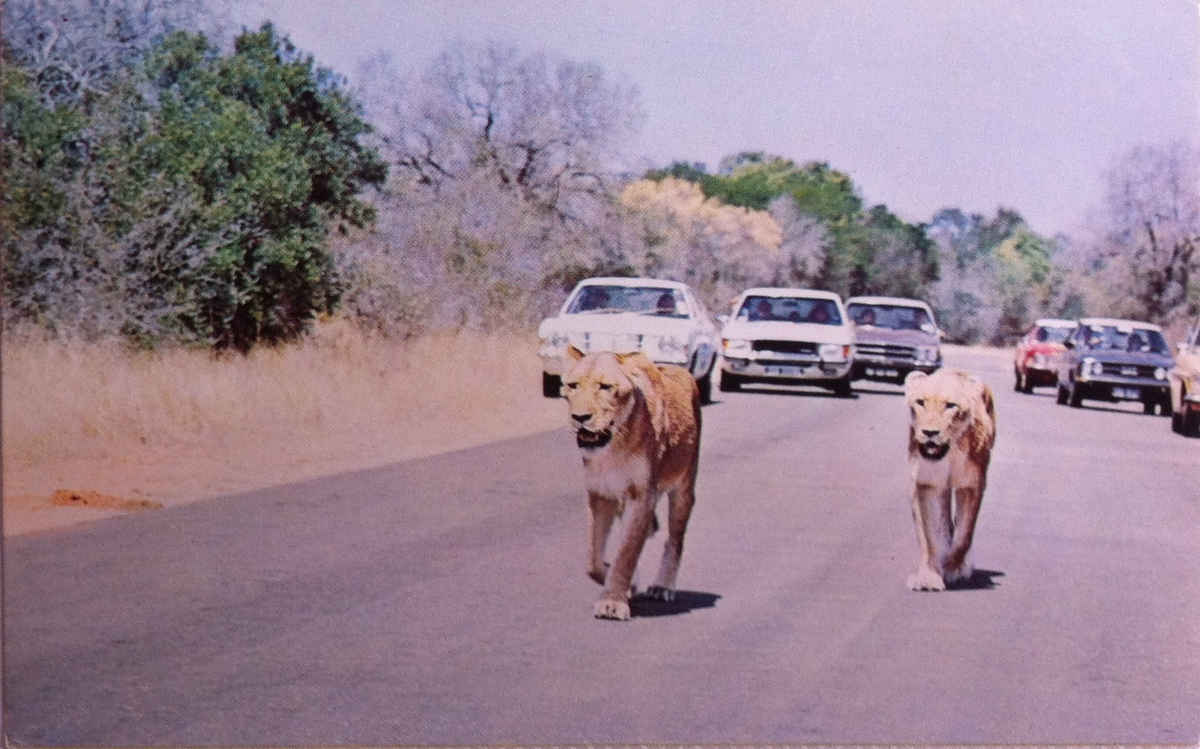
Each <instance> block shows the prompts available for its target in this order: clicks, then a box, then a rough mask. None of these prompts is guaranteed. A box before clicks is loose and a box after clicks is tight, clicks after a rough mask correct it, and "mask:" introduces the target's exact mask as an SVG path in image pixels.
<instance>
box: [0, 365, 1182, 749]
mask: <svg viewBox="0 0 1200 749" xmlns="http://www.w3.org/2000/svg"><path fill="white" fill-rule="evenodd" d="M949 363H950V364H952V365H958V366H964V367H965V368H968V369H971V370H972V371H975V372H976V373H977V374H979V375H980V376H981V377H982V378H983V379H984V380H985V381H987V382H989V383H990V384H991V385H992V387H993V388H994V389H995V391H996V396H997V421H998V433H999V436H998V441H997V446H996V451H995V453H994V458H993V463H992V468H991V472H990V475H989V479H990V480H989V486H988V491H987V493H986V494H985V496H984V498H983V509H982V513H981V516H980V521H979V525H978V529H977V534H976V543H975V552H974V561H975V564H976V567H977V568H978V570H979V571H978V572H977V574H976V577H975V578H974V580H973V581H972V584H971V585H970V586H969V587H966V588H964V589H957V590H951V591H948V592H945V593H913V592H910V591H908V590H907V589H906V588H905V586H904V581H905V577H906V576H907V574H908V573H909V572H911V571H912V569H913V568H914V565H915V563H916V557H917V546H916V539H915V535H914V532H913V528H912V520H911V515H910V511H909V504H908V495H907V475H906V468H905V455H904V447H905V422H906V418H907V414H906V412H905V408H904V405H903V400H902V398H901V397H900V389H899V388H898V387H892V386H887V385H878V386H876V385H869V384H864V383H859V384H860V385H862V387H859V388H857V389H856V392H855V397H853V398H852V399H838V398H834V397H831V396H830V395H826V394H824V393H822V392H820V391H815V390H804V389H798V390H793V391H790V392H768V391H766V390H757V391H756V390H748V391H746V392H742V393H736V394H723V393H721V394H715V395H716V396H717V398H718V402H717V403H714V404H713V405H711V406H708V407H706V408H705V409H704V419H705V422H704V434H703V450H702V455H701V464H700V478H699V483H698V490H697V494H698V496H697V504H696V509H695V512H694V514H693V516H692V523H691V527H690V530H689V535H688V538H687V544H686V548H685V551H684V556H683V564H682V568H681V572H680V578H679V584H680V587H681V591H682V592H681V594H680V597H679V600H678V601H676V602H675V603H673V604H664V603H650V602H635V606H634V618H633V619H632V620H631V621H629V622H624V623H621V622H611V621H600V620H595V619H593V618H592V616H591V608H592V603H593V601H594V600H595V598H596V596H597V595H598V592H599V589H598V588H597V587H596V586H595V584H594V583H592V582H591V581H590V580H588V579H587V577H586V576H585V574H584V562H585V559H584V556H585V534H586V511H585V501H584V497H583V492H582V488H581V481H580V475H579V469H578V457H577V455H576V450H575V448H574V445H573V441H572V440H571V439H570V437H569V435H568V434H567V433H566V432H565V430H564V431H556V432H550V433H544V434H538V435H534V436H531V437H528V438H521V439H516V440H511V441H507V442H501V443H496V444H492V445H488V446H484V447H481V448H477V449H471V450H467V451H463V452H457V453H451V454H446V455H441V456H437V457H434V458H429V459H422V460H416V461H411V462H406V463H401V464H397V465H394V466H391V467H388V468H384V469H380V470H372V471H368V472H362V473H355V474H348V475H341V476H335V477H330V478H326V479H322V480H319V481H313V482H308V483H304V484H296V485H292V486H285V487H278V488H273V489H270V490H265V491H260V492H255V493H252V494H245V495H240V496H232V497H227V498H223V499H218V500H214V501H210V502H204V503H199V504H193V505H188V506H183V507H178V508H174V509H169V510H165V511H161V512H154V513H144V514H140V515H131V516H127V517H121V518H115V519H111V520H105V521H100V522H96V523H92V524H90V525H86V526H81V527H75V528H69V529H63V530H58V531H51V532H46V533H36V534H30V535H26V536H20V537H15V538H10V539H8V540H7V542H6V546H5V549H4V605H5V608H4V653H3V655H4V672H5V673H4V676H5V682H4V702H5V724H4V732H5V734H6V735H7V737H8V740H9V741H10V742H12V744H13V745H20V744H36V745H63V744H67V745H93V746H94V745H121V746H128V745H139V744H140V745H145V744H155V745H181V744H192V745H195V744H208V745H212V744H218V745H230V744H239V745H245V744H257V745H262V744H274V745H281V744H282V745H313V744H319V743H325V744H328V743H338V744H360V745H361V744H492V745H495V744H521V745H531V744H568V743H581V742H591V743H739V742H755V743H763V742H775V743H785V742H786V743H816V742H896V743H920V744H934V743H962V742H972V743H1003V744H1012V743H1059V744H1061V743H1099V742H1104V743H1134V742H1137V743H1159V744H1165V743H1176V744H1188V745H1192V746H1195V745H1196V744H1197V742H1200V533H1198V529H1200V522H1198V521H1200V490H1198V487H1200V481H1198V479H1200V440H1198V439H1187V438H1184V437H1180V436H1178V435H1174V434H1172V433H1171V430H1170V423H1169V420H1168V419H1166V418H1163V417H1161V416H1144V415H1142V414H1141V413H1140V411H1137V410H1131V409H1125V408H1112V407H1106V406H1103V404H1094V403H1088V404H1087V407H1085V408H1083V409H1071V408H1068V407H1066V406H1059V405H1056V404H1055V402H1054V399H1053V395H1052V391H1050V390H1048V389H1043V390H1038V391H1037V392H1036V393H1035V394H1034V395H1023V394H1018V393H1014V392H1013V391H1012V386H1011V374H1010V372H1009V370H1008V368H1007V362H1006V361H1005V360H1003V359H1002V358H999V357H996V356H995V355H980V354H973V353H960V354H958V356H957V359H956V360H951V361H950V362H949ZM535 396H536V393H534V392H533V389H532V387H531V397H535ZM564 421H565V415H564ZM660 511H661V508H660ZM662 536H663V534H662V533H660V534H659V536H657V537H656V538H655V540H654V541H652V542H651V544H650V545H648V547H647V550H646V553H645V555H644V556H643V560H645V561H644V563H643V572H642V574H641V575H640V582H642V584H643V585H644V584H647V583H648V582H649V578H650V575H652V574H653V571H654V569H655V568H656V565H657V558H658V553H659V550H660V548H661V541H662Z"/></svg>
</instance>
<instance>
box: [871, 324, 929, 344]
mask: <svg viewBox="0 0 1200 749" xmlns="http://www.w3.org/2000/svg"><path fill="white" fill-rule="evenodd" d="M854 340H855V342H856V343H893V344H901V345H904V346H936V345H938V339H937V336H933V335H930V334H928V333H926V332H924V331H921V330H895V329H893V328H877V327H875V326H874V325H858V326H856V327H855V330H854Z"/></svg>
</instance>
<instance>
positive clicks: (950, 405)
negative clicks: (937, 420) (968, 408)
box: [946, 403, 958, 411]
mask: <svg viewBox="0 0 1200 749" xmlns="http://www.w3.org/2000/svg"><path fill="white" fill-rule="evenodd" d="M956 408H958V404H957V403H947V404H946V410H947V411H953V410H955V409H956Z"/></svg>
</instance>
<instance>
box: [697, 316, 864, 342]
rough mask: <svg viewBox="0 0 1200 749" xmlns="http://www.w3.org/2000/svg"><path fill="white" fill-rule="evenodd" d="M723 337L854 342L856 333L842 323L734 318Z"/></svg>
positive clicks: (724, 331) (722, 332)
mask: <svg viewBox="0 0 1200 749" xmlns="http://www.w3.org/2000/svg"><path fill="white" fill-rule="evenodd" d="M721 337H723V338H743V339H746V340H773V341H809V342H812V343H840V344H848V343H853V342H854V334H853V333H852V332H851V331H850V329H849V328H847V327H844V326H841V325H820V324H818V323H808V322H780V321H775V320H760V321H757V322H751V321H749V320H734V321H732V322H729V323H727V324H726V325H725V327H724V328H723V329H722V331H721Z"/></svg>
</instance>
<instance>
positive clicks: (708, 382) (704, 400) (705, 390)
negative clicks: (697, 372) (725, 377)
mask: <svg viewBox="0 0 1200 749" xmlns="http://www.w3.org/2000/svg"><path fill="white" fill-rule="evenodd" d="M696 387H698V388H699V389H700V404H701V405H704V406H707V405H708V404H709V403H712V370H711V369H710V370H708V374H706V375H704V376H703V377H701V378H700V379H698V380H696Z"/></svg>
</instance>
